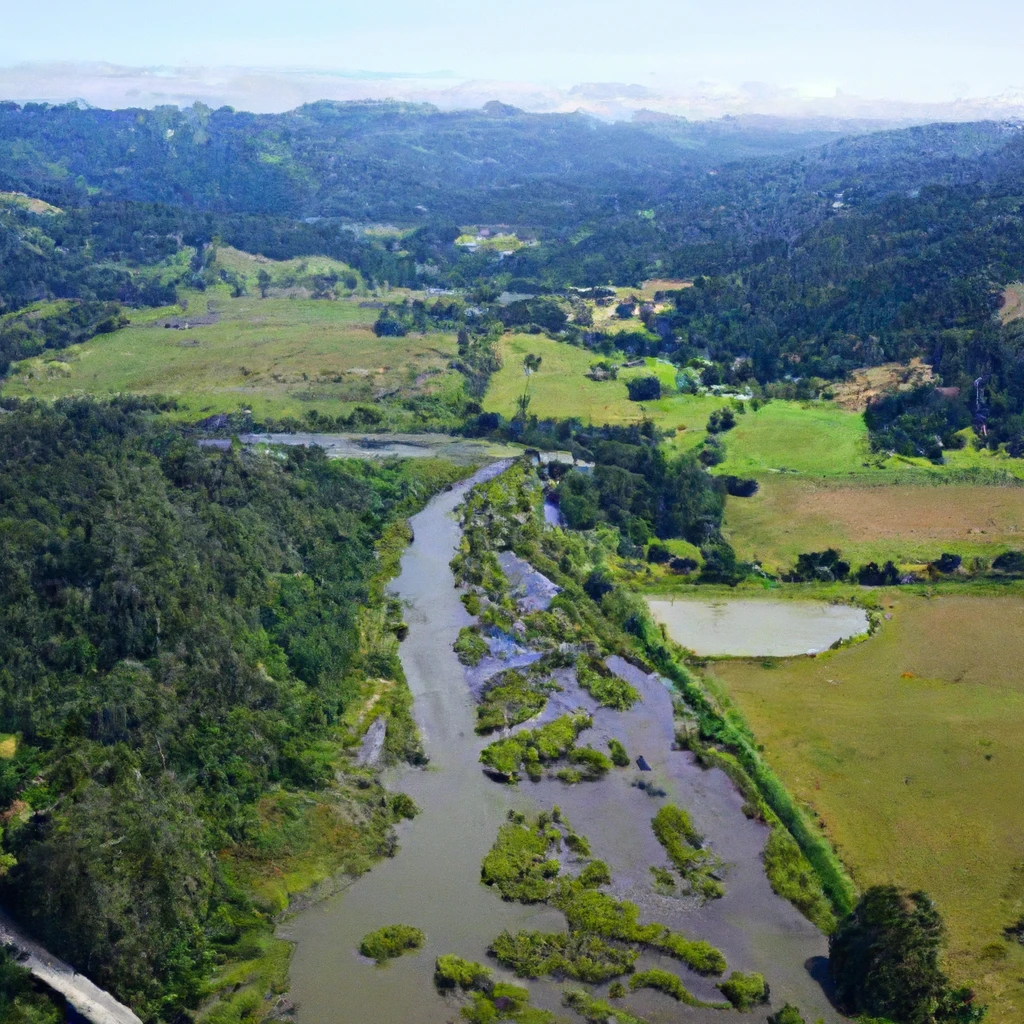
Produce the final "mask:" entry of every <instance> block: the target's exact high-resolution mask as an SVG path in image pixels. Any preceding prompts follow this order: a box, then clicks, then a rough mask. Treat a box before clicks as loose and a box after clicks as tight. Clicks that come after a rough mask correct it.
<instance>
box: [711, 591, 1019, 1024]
mask: <svg viewBox="0 0 1024 1024" xmlns="http://www.w3.org/2000/svg"><path fill="white" fill-rule="evenodd" d="M1012 593H1013V596H1009V595H1007V596H999V597H987V596H977V597H975V596H971V597H967V596H957V597H940V598H931V599H929V598H926V597H923V596H912V595H909V594H904V593H899V592H896V591H885V592H879V596H880V597H881V599H882V603H883V605H884V610H885V612H886V614H887V615H890V616H891V620H885V621H883V624H882V627H881V629H880V631H879V632H878V633H877V634H876V635H875V636H874V637H872V638H870V639H868V640H866V641H865V642H863V643H860V644H856V645H854V646H853V647H850V648H847V649H844V650H840V651H836V652H833V653H830V654H826V655H824V656H819V657H817V658H797V659H792V660H789V661H782V662H765V663H762V662H761V661H739V660H736V661H729V662H720V663H718V664H716V665H715V666H714V678H715V680H717V684H718V685H719V686H720V687H721V689H722V691H724V693H725V694H727V695H728V697H729V698H730V699H731V700H732V701H733V702H734V703H735V704H736V706H737V707H738V708H739V709H740V710H741V711H742V713H743V715H744V717H745V718H746V720H747V722H748V723H749V724H750V726H751V727H752V728H753V731H754V734H755V735H756V736H757V738H758V741H759V742H761V743H763V744H764V750H765V757H766V759H767V760H768V762H769V764H770V765H771V766H772V767H773V768H774V769H775V770H776V771H777V772H778V773H779V775H780V776H781V778H782V780H783V782H784V783H785V784H786V786H787V787H788V788H789V789H790V791H791V792H793V793H794V794H795V795H796V797H797V798H798V799H800V800H801V801H803V802H804V803H805V804H806V805H808V806H809V807H810V808H811V809H812V810H813V811H814V812H816V813H817V814H819V815H820V817H821V823H822V827H823V828H824V830H825V832H826V834H827V835H828V837H829V838H830V839H831V840H832V841H833V842H834V843H835V845H836V848H837V849H838V851H839V854H840V856H841V857H842V858H843V860H844V862H845V863H846V865H847V866H848V867H849V868H850V870H851V872H852V873H853V876H854V878H855V880H856V881H857V883H858V884H859V885H860V886H862V887H863V886H867V885H871V884H875V883H882V882H895V883H897V884H900V885H905V886H907V887H909V888H911V889H913V888H923V889H925V890H926V891H928V892H929V893H930V894H931V895H932V897H933V898H934V899H935V901H936V903H937V904H938V907H939V909H940V910H941V912H942V914H943V916H944V917H945V919H946V923H947V925H948V928H949V935H950V957H949V963H948V968H949V971H950V973H951V974H952V975H953V977H954V978H955V979H956V980H958V981H961V982H963V983H970V984H972V985H973V986H974V987H975V988H976V989H977V991H978V995H979V997H980V1000H981V1001H982V1002H986V1003H989V1004H990V1007H991V1010H990V1017H989V1018H988V1019H989V1020H990V1021H991V1024H1009V1022H1011V1021H1019V1020H1021V1017H1022V1015H1024V980H1022V976H1024V947H1022V946H1021V944H1020V943H1019V942H1017V941H1016V940H1013V941H1010V940H1007V939H1006V938H1004V935H1003V929H1004V928H1006V927H1007V926H1009V925H1012V924H1014V923H1015V922H1016V921H1017V920H1018V919H1019V918H1020V917H1021V916H1022V915H1024V846H1022V842H1021V825H1020V808H1021V807H1022V806H1024V676H1022V675H1021V672H1020V665H1021V664H1022V662H1024V596H1022V593H1021V592H1020V591H1019V589H1018V588H1015V589H1014V591H1013V592H1012Z"/></svg>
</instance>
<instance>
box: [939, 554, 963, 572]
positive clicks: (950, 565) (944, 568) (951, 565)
mask: <svg viewBox="0 0 1024 1024" xmlns="http://www.w3.org/2000/svg"><path fill="white" fill-rule="evenodd" d="M962 562H963V559H962V558H961V557H960V556H959V555H951V554H949V553H948V552H946V551H943V552H942V554H941V555H940V556H939V558H938V560H937V561H935V562H933V563H932V565H934V566H935V568H936V569H938V570H939V572H956V571H957V569H959V568H960V564H961V563H962Z"/></svg>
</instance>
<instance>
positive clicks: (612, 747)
mask: <svg viewBox="0 0 1024 1024" xmlns="http://www.w3.org/2000/svg"><path fill="white" fill-rule="evenodd" d="M608 751H609V754H610V756H611V759H612V764H613V765H615V767H616V768H628V767H629V763H630V758H629V754H628V753H627V751H626V748H625V746H624V745H623V744H622V743H621V742H620V741H619V740H617V739H614V738H613V739H610V740H609V741H608Z"/></svg>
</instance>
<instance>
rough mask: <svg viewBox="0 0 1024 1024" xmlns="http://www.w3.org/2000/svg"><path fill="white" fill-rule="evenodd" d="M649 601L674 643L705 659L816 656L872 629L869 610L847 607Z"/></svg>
mask: <svg viewBox="0 0 1024 1024" xmlns="http://www.w3.org/2000/svg"><path fill="white" fill-rule="evenodd" d="M647 603H648V605H649V606H650V609H651V613H652V614H653V615H654V617H655V619H657V621H658V622H661V623H664V625H665V628H666V629H667V630H668V633H669V636H671V637H672V639H673V640H675V641H676V643H678V644H682V646H683V647H687V648H689V649H690V650H691V651H693V652H694V654H699V655H702V656H705V657H721V656H725V655H733V656H736V657H775V658H787V657H792V656H794V655H798V654H817V653H818V652H819V651H825V650H828V648H829V647H831V646H832V644H834V643H835V642H836V641H837V640H844V639H846V638H847V637H852V636H859V635H860V634H861V633H866V632H867V631H868V616H867V612H865V611H864V609H863V608H854V607H853V606H852V605H848V604H826V603H824V602H822V601H779V600H774V601H773V600H769V599H760V598H755V599H743V598H737V599H731V598H723V599H712V600H704V601H701V600H694V599H691V598H675V599H673V598H670V597H651V598H648V599H647Z"/></svg>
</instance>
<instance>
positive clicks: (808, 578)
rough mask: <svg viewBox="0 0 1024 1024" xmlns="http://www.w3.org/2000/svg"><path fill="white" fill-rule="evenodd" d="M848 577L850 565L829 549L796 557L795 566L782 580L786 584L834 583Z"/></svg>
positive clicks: (833, 550) (832, 549)
mask: <svg viewBox="0 0 1024 1024" xmlns="http://www.w3.org/2000/svg"><path fill="white" fill-rule="evenodd" d="M849 575H850V563H849V562H844V561H843V559H842V558H841V557H840V554H839V552H838V551H837V550H836V549H835V548H829V549H828V550H827V551H807V552H804V553H803V554H801V555H797V558H796V565H795V566H794V567H793V569H792V570H790V571H789V572H788V573H786V574H784V575H783V577H782V578H783V579H784V580H785V581H786V582H787V583H834V582H835V581H836V580H845V579H846V578H847V577H848V576H849Z"/></svg>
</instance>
